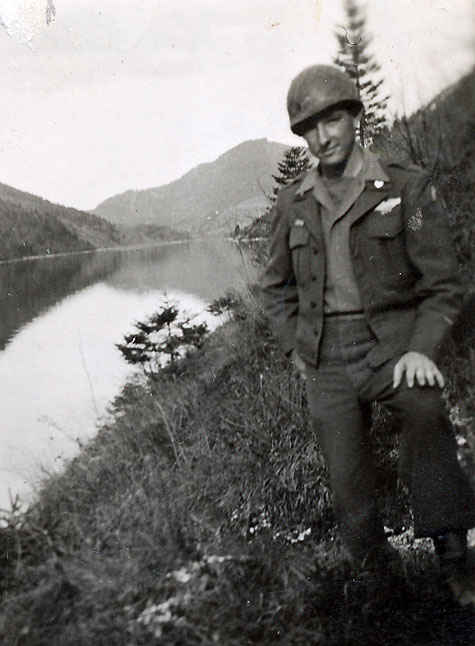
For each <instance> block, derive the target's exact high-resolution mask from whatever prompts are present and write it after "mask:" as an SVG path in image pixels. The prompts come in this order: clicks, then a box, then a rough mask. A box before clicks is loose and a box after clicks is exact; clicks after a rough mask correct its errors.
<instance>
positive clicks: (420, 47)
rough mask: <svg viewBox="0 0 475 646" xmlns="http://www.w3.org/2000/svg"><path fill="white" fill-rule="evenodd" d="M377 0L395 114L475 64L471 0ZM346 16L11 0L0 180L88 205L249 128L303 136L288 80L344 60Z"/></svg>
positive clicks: (317, 0) (273, 3)
mask: <svg viewBox="0 0 475 646" xmlns="http://www.w3.org/2000/svg"><path fill="white" fill-rule="evenodd" d="M365 6H366V11H367V19H368V30H369V32H370V33H371V34H372V35H373V43H372V46H371V51H372V52H373V53H374V54H375V55H376V57H377V59H378V61H379V62H380V63H381V65H382V67H383V73H384V77H385V83H386V89H387V91H388V92H389V93H390V94H391V104H390V108H391V111H392V113H393V114H395V113H399V114H400V113H402V112H411V111H413V110H414V109H416V108H417V107H418V106H419V105H421V104H422V103H425V102H427V101H428V100H429V99H430V98H432V97H433V96H434V95H435V94H436V93H437V92H439V91H440V90H441V89H443V88H444V87H447V86H448V85H450V84H451V83H453V82H454V81H456V80H457V79H458V78H459V77H460V76H461V75H462V74H463V73H465V72H467V71H468V70H469V69H470V68H471V67H473V65H474V64H475V29H474V28H475V25H474V18H475V8H474V4H473V0H397V2H395V1H394V0H368V1H367V2H366V3H365ZM47 8H48V22H49V24H48V25H47V24H46V22H47V21H46V9H47ZM54 9H55V11H54ZM342 17H343V13H342V9H341V2H340V1H339V0H260V1H259V2H255V0H233V2H229V3H226V2H222V1H221V0H220V1H218V0H187V1H186V2H177V1H176V0H0V20H1V21H2V22H3V24H4V26H5V27H6V28H5V29H0V60H1V64H0V75H1V85H2V89H3V95H2V101H1V102H0V124H1V131H0V182H2V183H6V184H10V185H11V186H15V187H16V188H19V189H22V190H26V191H29V192H32V193H35V194H37V195H41V196H42V197H45V198H47V199H49V200H51V201H54V202H58V203H61V204H65V205H68V206H75V207H77V208H81V209H86V210H88V209H93V208H95V207H96V206H97V205H98V204H99V203H100V202H101V201H103V200H104V199H106V198H108V197H110V196H112V195H114V194H117V193H120V192H123V191H125V190H128V189H143V188H148V187H153V186H159V185H161V184H165V183H168V182H170V181H172V180H174V179H176V178H178V177H180V176H181V175H183V174H184V173H186V172H187V171H188V170H190V169H191V168H192V167H194V166H196V165H197V164H199V163H203V162H208V161H212V160H214V159H216V158H217V157H218V156H219V155H221V154H223V153H224V152H225V151H226V150H228V149H229V148H231V147H233V146H235V145H237V144H239V143H240V142H242V141H245V140H248V139H259V138H263V137H265V138H267V139H269V140H273V141H280V142H282V143H286V144H290V145H302V140H301V139H299V138H298V137H296V136H294V135H292V134H291V133H290V131H289V127H288V117H287V113H286V107H285V101H286V94H287V90H288V86H289V84H290V81H291V80H292V78H293V77H294V76H295V75H296V74H297V73H298V72H299V71H300V70H301V69H303V68H304V67H306V66H308V65H310V64H313V63H330V62H331V59H332V56H333V55H334V54H335V51H336V50H335V48H336V39H335V36H334V30H335V29H336V28H338V25H339V24H341V23H342Z"/></svg>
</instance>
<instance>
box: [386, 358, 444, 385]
mask: <svg viewBox="0 0 475 646" xmlns="http://www.w3.org/2000/svg"><path fill="white" fill-rule="evenodd" d="M404 373H406V381H407V385H408V386H409V388H412V387H413V386H414V382H415V380H416V381H417V383H418V384H419V386H435V384H436V383H437V384H438V385H439V387H440V388H443V387H444V384H445V381H444V377H443V376H442V373H441V372H440V370H439V369H438V368H437V366H436V365H435V363H434V362H433V361H432V360H431V359H429V357H426V355H425V354H421V353H420V352H406V354H403V355H402V357H401V358H400V359H399V361H398V362H397V363H396V365H395V366H394V372H393V388H397V387H398V386H399V384H400V383H401V381H402V379H403V377H404Z"/></svg>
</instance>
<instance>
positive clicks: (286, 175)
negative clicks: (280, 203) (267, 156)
mask: <svg viewBox="0 0 475 646" xmlns="http://www.w3.org/2000/svg"><path fill="white" fill-rule="evenodd" d="M311 166H312V164H311V162H310V159H309V156H308V152H307V149H306V148H303V147H302V146H292V147H291V148H289V149H288V150H286V151H285V153H284V157H283V159H282V161H280V162H279V163H278V164H277V168H278V171H279V175H272V177H273V178H274V181H275V182H276V184H277V186H274V199H275V197H276V196H277V193H278V192H279V190H280V189H281V188H282V187H283V186H286V185H287V184H289V183H290V182H292V181H293V180H294V179H296V178H297V177H299V175H302V173H304V172H305V171H307V170H309V169H310V168H311Z"/></svg>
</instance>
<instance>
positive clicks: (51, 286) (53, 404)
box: [0, 238, 255, 508]
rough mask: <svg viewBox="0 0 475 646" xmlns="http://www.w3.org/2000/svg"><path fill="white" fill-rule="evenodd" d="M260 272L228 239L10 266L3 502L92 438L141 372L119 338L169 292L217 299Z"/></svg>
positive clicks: (4, 308) (1, 440) (187, 299)
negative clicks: (127, 383) (127, 384)
mask: <svg viewBox="0 0 475 646" xmlns="http://www.w3.org/2000/svg"><path fill="white" fill-rule="evenodd" d="M253 277H255V270H254V269H253V267H252V266H251V265H250V263H248V262H246V260H245V258H244V256H243V255H242V253H241V252H240V250H239V248H238V247H237V246H236V245H234V244H233V243H231V242H227V241H224V240H222V239H218V238H217V239H211V240H207V241H199V242H198V241H193V242H186V243H180V244H176V243H175V244H166V245H161V246H157V247H148V248H146V249H127V250H126V249H123V250H113V251H103V252H95V253H92V254H74V255H67V256H60V257H51V258H44V259H35V260H27V261H21V262H11V263H4V264H0V299H1V312H2V316H1V320H0V383H1V388H2V422H1V430H0V508H9V506H10V502H9V501H10V499H11V497H12V496H14V495H15V494H16V493H20V495H21V497H22V499H26V500H28V498H29V496H30V492H31V491H34V488H35V486H37V483H38V481H39V479H40V477H41V476H42V474H44V473H45V472H50V471H55V470H57V469H59V468H61V466H62V465H63V464H64V461H65V460H67V459H69V458H71V457H72V456H74V455H75V454H76V453H77V451H78V450H79V446H80V444H81V443H84V442H85V441H86V440H87V439H88V438H90V437H92V436H93V435H94V434H95V432H96V429H97V426H98V424H99V423H100V422H101V420H103V419H104V416H106V415H107V409H108V404H109V403H110V402H111V400H112V399H113V398H114V396H115V395H116V394H118V393H119V391H120V389H121V387H122V386H123V385H124V383H125V381H126V379H127V378H128V377H129V376H130V375H131V374H132V372H133V368H132V367H131V366H129V365H128V364H127V363H126V362H125V360H124V359H123V357H122V355H121V354H120V352H119V350H118V349H117V348H116V346H115V344H116V343H120V342H122V341H123V335H124V334H126V333H128V332H132V331H133V324H134V322H135V321H138V320H144V319H145V318H147V317H148V316H149V315H151V314H153V313H154V312H155V311H157V310H159V309H160V307H161V305H163V304H164V303H165V300H166V299H168V300H170V301H172V302H175V303H177V304H178V305H179V308H180V310H184V311H186V312H187V313H190V314H196V319H195V320H196V322H200V321H202V320H205V321H206V322H207V323H208V325H209V327H210V328H213V327H215V326H216V325H217V324H218V320H217V319H216V317H214V316H212V315H210V314H208V313H206V312H205V308H206V306H207V304H208V303H209V302H210V301H212V300H213V299H214V298H216V297H217V296H220V295H222V294H223V293H224V292H225V291H226V289H228V288H229V287H238V286H239V285H240V284H242V283H244V282H247V281H248V280H249V279H252V278H253Z"/></svg>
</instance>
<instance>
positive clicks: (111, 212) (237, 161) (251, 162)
mask: <svg viewBox="0 0 475 646" xmlns="http://www.w3.org/2000/svg"><path fill="white" fill-rule="evenodd" d="M286 149H287V146H284V145H283V144H279V143H276V142H271V141H267V139H258V140H254V141H246V142H244V143H242V144H239V145H238V146H235V147H234V148H231V150H228V151H227V152H226V153H224V154H223V155H221V156H220V157H218V159H216V160H215V161H214V162H211V163H208V164H200V165H199V166H197V167H196V168H193V169H192V170H191V171H189V172H188V173H186V175H183V177H181V178H180V179H177V180H175V181H174V182H171V183H170V184H166V185H164V186H159V187H157V188H150V189H147V190H143V191H127V192H125V193H122V194H120V195H116V196H115V197H111V198H109V199H107V200H105V202H102V203H101V204H99V206H98V207H97V208H96V209H95V210H94V213H95V214H96V215H100V216H101V217H103V218H106V219H107V220H109V221H110V222H112V223H114V224H121V225H125V224H128V225H132V224H139V223H140V224H145V223H147V224H148V223H150V224H155V225H160V226H169V227H172V228H173V229H179V230H188V231H194V232H199V231H204V230H205V231H208V230H215V229H216V228H217V229H226V228H227V229H228V231H231V230H232V229H233V228H234V226H235V224H237V223H239V222H240V218H241V219H243V220H244V221H247V220H248V219H249V217H250V216H249V213H250V211H249V208H250V204H251V203H252V202H250V200H251V201H252V200H257V201H258V202H257V203H256V206H257V208H258V209H261V208H262V206H263V204H264V203H265V197H264V195H263V190H264V192H271V187H272V184H273V180H272V177H271V175H272V173H275V172H276V170H277V163H278V162H279V161H280V160H281V158H282V155H283V153H284V152H285V150H286ZM251 210H252V209H251ZM254 215H255V214H254ZM228 216H229V218H230V221H229V227H228V226H227V218H228Z"/></svg>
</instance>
